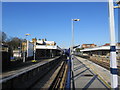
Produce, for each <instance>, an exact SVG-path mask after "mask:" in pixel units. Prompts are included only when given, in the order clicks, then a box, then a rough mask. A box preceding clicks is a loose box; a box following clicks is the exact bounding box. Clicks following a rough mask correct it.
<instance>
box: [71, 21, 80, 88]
mask: <svg viewBox="0 0 120 90" xmlns="http://www.w3.org/2000/svg"><path fill="white" fill-rule="evenodd" d="M74 21H80V19H72V46H71V50H70V54H71V64H72V67H71V73H72V78H73V70H74V67H73V60H74V54H73V49H74ZM72 82H73V81H72ZM73 87H74V86H73Z"/></svg>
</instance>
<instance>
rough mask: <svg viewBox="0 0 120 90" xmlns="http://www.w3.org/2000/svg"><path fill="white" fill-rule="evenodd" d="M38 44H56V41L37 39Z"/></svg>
mask: <svg viewBox="0 0 120 90" xmlns="http://www.w3.org/2000/svg"><path fill="white" fill-rule="evenodd" d="M36 45H48V46H55V45H56V43H55V41H46V40H45V39H42V40H37V41H36Z"/></svg>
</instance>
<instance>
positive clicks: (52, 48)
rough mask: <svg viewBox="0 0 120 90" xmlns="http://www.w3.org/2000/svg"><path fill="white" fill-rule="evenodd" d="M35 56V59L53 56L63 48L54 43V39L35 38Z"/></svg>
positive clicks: (61, 51) (58, 53)
mask: <svg viewBox="0 0 120 90" xmlns="http://www.w3.org/2000/svg"><path fill="white" fill-rule="evenodd" d="M33 41H34V42H35V43H36V44H35V52H36V53H35V56H36V60H39V59H41V58H53V57H55V56H59V55H61V54H62V53H63V50H62V49H61V48H60V47H59V46H57V45H56V43H55V41H47V40H45V39H41V40H37V39H36V40H35V39H33Z"/></svg>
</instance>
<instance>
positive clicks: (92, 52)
mask: <svg viewBox="0 0 120 90" xmlns="http://www.w3.org/2000/svg"><path fill="white" fill-rule="evenodd" d="M80 52H82V53H83V54H87V55H89V56H99V57H109V56H110V44H109V43H106V44H104V45H102V46H99V47H93V48H85V49H82V50H80ZM116 53H117V59H120V43H117V44H116Z"/></svg>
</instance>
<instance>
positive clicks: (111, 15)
mask: <svg viewBox="0 0 120 90" xmlns="http://www.w3.org/2000/svg"><path fill="white" fill-rule="evenodd" d="M119 3H120V1H119ZM114 8H119V6H118V7H117V6H115V7H114V6H113V0H109V22H110V72H111V88H113V89H117V88H118V75H117V74H118V73H117V72H118V69H117V60H116V42H115V27H114Z"/></svg>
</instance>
